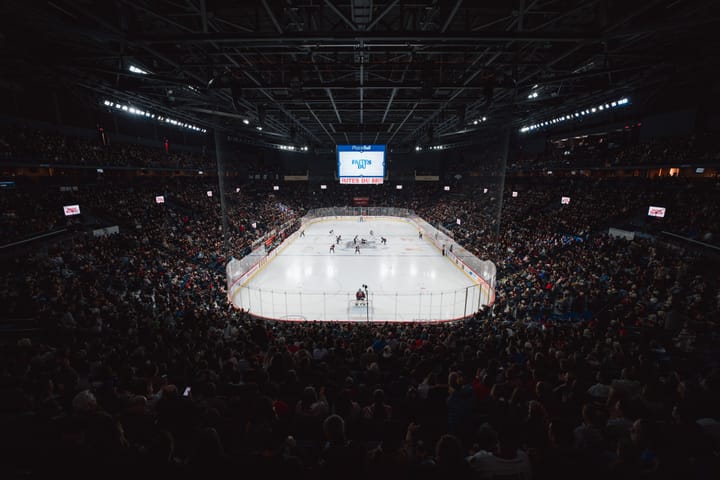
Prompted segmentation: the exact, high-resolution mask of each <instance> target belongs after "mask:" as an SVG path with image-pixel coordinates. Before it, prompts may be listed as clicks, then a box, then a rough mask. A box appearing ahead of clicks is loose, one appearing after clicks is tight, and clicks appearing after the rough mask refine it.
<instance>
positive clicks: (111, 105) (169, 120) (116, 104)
mask: <svg viewBox="0 0 720 480" xmlns="http://www.w3.org/2000/svg"><path fill="white" fill-rule="evenodd" d="M102 104H103V105H105V106H106V107H108V108H115V109H116V110H122V111H123V112H127V113H129V114H130V115H136V116H139V117H145V118H157V119H158V121H161V122H165V123H169V124H170V125H173V126H178V127H183V128H187V129H188V130H193V131H195V132H202V133H207V130H206V129H204V128H202V127H198V126H197V125H192V124H190V123H186V122H179V121H177V120H175V119H172V118H168V117H164V116H162V115H155V114H154V113H152V112H149V111H147V110H143V109H141V108H137V107H135V106H132V105H124V104H122V103H120V102H113V101H111V100H103V102H102Z"/></svg>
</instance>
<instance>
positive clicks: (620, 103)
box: [520, 97, 630, 133]
mask: <svg viewBox="0 0 720 480" xmlns="http://www.w3.org/2000/svg"><path fill="white" fill-rule="evenodd" d="M628 103H630V100H628V98H627V97H623V98H621V99H619V100H614V101H612V102H609V103H601V104H599V105H597V106H596V107H589V108H586V109H583V110H579V111H577V112H569V113H567V114H565V115H560V116H558V117H555V118H551V119H550V120H545V121H542V122H538V123H535V124H533V125H526V126H524V127H522V128H520V133H525V132H530V131H533V130H537V129H538V128H541V127H546V126H548V125H555V124H558V123H562V122H566V121H568V120H572V119H575V118H579V117H582V116H585V115H591V114H593V113H597V112H599V111H605V110H609V109H611V108H616V107H622V106H624V105H627V104H628Z"/></svg>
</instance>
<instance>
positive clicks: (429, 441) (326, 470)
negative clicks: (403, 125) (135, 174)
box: [0, 179, 720, 480]
mask: <svg viewBox="0 0 720 480" xmlns="http://www.w3.org/2000/svg"><path fill="white" fill-rule="evenodd" d="M392 187H394V186H392ZM488 187H489V188H488ZM488 187H484V186H483V185H481V184H478V185H471V184H469V185H465V186H464V187H463V190H462V194H458V195H447V194H445V193H443V192H432V191H431V190H432V188H431V187H429V186H428V187H421V186H418V187H417V188H415V189H407V191H403V192H396V191H395V190H394V188H389V187H385V186H384V187H375V186H373V187H367V188H362V187H350V189H349V190H344V189H341V188H340V187H339V186H333V187H332V188H331V189H329V190H325V191H322V192H320V191H319V190H318V191H317V193H315V194H313V193H312V190H310V191H309V190H308V189H307V187H296V188H293V187H290V186H288V187H287V188H286V186H283V188H281V190H279V191H277V192H273V193H271V194H268V193H267V191H263V190H262V184H261V183H257V182H253V183H250V184H247V185H244V186H242V187H241V188H240V191H239V192H238V191H235V188H233V189H229V190H228V191H227V192H225V195H226V200H227V205H226V208H227V209H228V212H227V213H228V215H227V218H228V222H229V223H228V229H229V232H228V235H227V241H226V239H225V238H224V236H223V231H222V228H221V225H222V217H221V206H220V201H219V192H218V190H217V187H216V186H213V185H211V184H209V183H207V181H206V180H193V179H185V180H177V181H176V180H172V181H158V180H147V181H136V182H133V183H131V184H122V183H117V184H115V183H114V184H112V185H107V184H87V185H79V188H78V190H77V191H71V192H59V191H58V192H54V191H53V192H50V191H46V192H44V193H42V192H41V193H37V195H40V196H39V197H38V196H35V193H28V190H26V189H25V187H24V186H22V185H21V186H19V187H18V188H17V189H16V190H15V191H9V192H3V194H4V195H6V196H5V197H4V198H3V202H4V203H3V209H4V210H3V211H5V209H7V208H11V207H12V208H15V210H16V212H17V215H18V217H16V218H20V220H18V221H15V223H12V222H10V220H7V219H4V220H3V221H4V222H6V221H7V222H10V223H4V224H3V237H2V238H3V240H11V239H12V240H17V239H20V238H23V236H24V235H27V234H30V233H39V232H41V231H43V229H45V230H47V229H49V228H51V227H52V226H53V225H55V224H54V223H53V220H49V219H53V218H55V219H56V216H57V215H61V214H62V213H61V211H60V212H58V213H50V212H49V210H52V209H55V210H54V211H55V212H57V206H58V205H59V204H62V202H64V201H66V200H74V201H77V202H78V203H79V204H80V205H81V207H84V210H83V217H85V216H91V217H92V218H93V219H95V221H97V222H110V223H112V224H117V225H119V226H120V233H118V234H116V235H110V236H101V237H94V236H92V235H85V234H82V233H76V234H75V235H73V236H71V237H69V238H67V239H65V240H63V241H62V242H55V243H48V244H43V247H42V248H40V249H38V251H33V252H31V253H22V254H17V255H6V256H3V257H2V259H0V262H2V269H1V270H0V272H1V273H0V291H2V292H3V299H4V301H3V307H2V311H3V317H4V318H5V319H6V322H7V323H8V324H10V323H11V322H12V320H17V319H31V320H32V321H33V322H34V328H31V329H27V330H25V331H15V332H13V331H7V332H0V333H2V336H0V422H1V424H0V425H1V427H0V452H1V455H2V457H1V459H0V461H1V462H2V469H3V471H4V472H7V473H8V477H7V478H12V477H13V476H15V477H24V478H47V477H50V476H56V475H58V474H59V473H62V474H63V476H65V474H67V476H68V477H69V476H70V475H72V478H78V477H90V476H94V477H97V476H98V475H102V476H103V477H108V476H110V477H123V478H127V477H128V476H129V475H141V476H148V477H159V476H179V477H183V478H185V477H187V478H190V477H195V478H198V477H213V476H223V477H225V476H228V475H233V476H260V475H263V476H267V477H268V478H278V477H280V476H285V475H287V476H290V475H292V476H293V477H301V478H303V477H307V478H338V477H340V476H342V477H343V478H380V479H383V478H388V479H390V478H392V479H401V478H421V479H422V478H432V479H435V478H438V479H439V478H468V479H469V478H478V479H499V478H514V479H528V480H529V479H531V478H534V479H562V478H568V479H569V478H590V479H593V478H598V479H601V478H618V479H622V478H628V479H629V478H633V479H635V478H645V479H665V478H667V479H670V478H679V477H683V478H688V479H690V478H693V479H695V478H697V479H704V478H716V476H717V473H718V472H720V461H719V460H718V459H719V458H720V457H719V455H720V423H719V422H720V363H719V360H720V355H719V353H720V351H719V349H718V345H719V344H720V343H719V340H720V338H719V335H718V332H719V331H720V330H719V325H718V316H717V312H718V311H719V310H720V281H719V280H720V278H719V277H718V275H717V271H718V270H717V267H718V261H717V258H715V257H713V256H712V255H709V254H708V252H707V251H706V250H704V249H698V248H694V247H693V246H692V245H691V244H687V243H674V242H671V241H669V239H668V240H667V241H665V240H662V241H661V239H660V237H655V238H640V237H636V238H635V239H633V240H628V239H626V238H622V237H612V236H609V235H608V234H607V227H608V226H609V225H612V224H613V223H614V222H615V221H618V219H623V220H624V221H625V220H626V221H631V220H632V219H633V218H634V215H635V213H636V212H635V211H636V210H637V209H642V208H646V206H645V204H646V203H647V202H649V201H652V200H654V199H656V198H658V197H657V196H658V195H659V196H660V198H662V199H663V200H667V201H668V202H672V203H668V204H667V206H668V211H669V212H671V211H672V209H673V208H677V209H678V210H679V211H680V212H685V213H683V214H678V215H677V217H674V218H672V219H671V222H669V224H670V225H671V226H672V227H673V229H674V230H675V231H677V232H678V233H687V234H697V235H705V234H706V233H710V234H711V235H710V237H709V238H706V239H708V240H713V239H715V240H716V239H717V235H716V234H715V233H713V232H715V231H713V230H705V229H706V228H708V225H709V224H710V223H711V221H714V220H712V219H714V218H715V217H709V218H706V217H705V216H704V215H701V214H697V215H695V216H693V215H689V214H688V212H690V211H691V210H692V207H691V206H692V204H693V200H692V198H696V197H695V193H696V192H698V191H700V192H702V193H701V195H703V196H704V197H703V198H705V201H706V202H711V201H713V199H715V198H717V195H718V193H717V190H716V189H714V188H715V187H708V186H703V187H696V186H695V185H691V184H689V183H678V180H677V179H673V180H672V181H670V182H669V183H665V182H663V183H657V182H656V183H652V184H650V183H648V184H645V183H642V182H634V183H631V184H627V183H624V182H621V181H613V180H611V179H608V180H602V181H599V180H590V179H578V180H576V181H573V182H569V183H566V184H557V183H554V182H552V180H546V181H524V180H517V181H514V182H512V183H508V184H507V185H506V186H505V188H504V189H501V188H500V187H499V186H498V185H489V186H488ZM485 188H488V191H487V192H485V191H484V189H485ZM696 188H700V190H696ZM207 191H213V192H214V195H213V196H208V195H207ZM513 191H517V192H518V196H517V197H513V196H512V192H513ZM453 193H455V190H453ZM161 194H162V195H164V196H165V203H163V204H157V203H155V201H154V199H155V196H156V195H161ZM501 194H502V195H501ZM566 194H567V195H569V196H570V197H571V203H570V204H569V205H562V204H561V203H560V196H561V195H566ZM353 196H368V197H370V202H371V205H378V206H397V207H404V208H412V209H414V210H416V211H417V212H418V213H419V215H420V216H421V217H423V218H425V219H426V220H428V221H429V222H430V223H432V224H434V225H442V226H443V227H444V228H446V229H447V230H448V231H450V232H451V233H452V234H453V235H454V240H455V241H456V242H457V243H458V244H459V245H462V246H465V247H466V248H467V249H469V250H471V251H473V252H475V253H476V254H477V255H478V256H479V257H481V258H489V259H492V260H493V261H494V262H495V263H496V264H497V270H498V282H497V295H496V301H495V303H494V304H493V305H492V306H490V307H487V308H483V309H481V310H480V311H478V312H477V313H476V314H474V315H473V316H471V317H470V318H468V319H466V320H464V321H460V322H455V323H441V324H427V323H415V324H413V323H402V324H372V323H370V324H366V323H358V324H354V323H323V322H308V323H296V322H274V321H261V320H258V319H256V318H253V317H252V316H251V315H250V314H248V313H247V312H244V311H242V310H235V309H234V308H233V307H231V306H230V305H229V304H228V302H227V297H226V295H227V292H226V287H225V285H226V283H225V274H224V265H225V263H226V261H227V259H228V257H229V256H230V255H234V256H238V257H239V256H242V252H243V251H247V249H248V248H251V247H252V246H253V244H255V243H256V242H257V241H258V239H261V238H263V237H264V235H266V234H267V233H268V232H270V231H272V230H274V229H277V228H278V227H280V226H281V225H285V224H287V223H288V222H293V221H295V220H297V219H298V218H299V217H300V216H302V215H303V214H304V212H305V211H306V210H307V209H309V208H314V207H317V206H328V205H346V204H349V203H350V202H351V200H352V197H353ZM705 196H706V197H705ZM30 199H35V200H36V201H33V202H28V200H30ZM23 201H26V203H30V204H31V205H28V206H25V205H20V203H22V202H23ZM58 202H59V203H58ZM499 204H500V205H502V210H498V205H499ZM715 205H717V203H716V204H715ZM709 211H712V209H711V208H710V209H709ZM85 212H87V213H85ZM498 212H500V214H499V215H498ZM683 216H684V217H685V220H687V222H684V221H683V218H682V217H683ZM457 218H460V219H462V222H461V224H460V225H458V224H457V223H456V219H457ZM669 218H670V217H669ZM30 219H32V223H30V221H31V220H30ZM709 219H710V220H711V221H708V220H709ZM498 220H499V222H498ZM56 221H57V219H56ZM59 221H60V222H62V219H60V220H59ZM21 223H26V224H28V225H26V226H20V224H21ZM5 225H11V226H12V228H11V229H7V228H6V227H5ZM650 227H652V225H650ZM666 227H667V225H665V226H664V227H663V228H666ZM691 227H692V228H691ZM667 228H670V227H667ZM715 228H716V227H715ZM691 230H692V231H691ZM6 232H10V233H6ZM693 232H694V233H693Z"/></svg>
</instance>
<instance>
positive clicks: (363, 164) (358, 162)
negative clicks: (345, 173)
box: [352, 158, 372, 170]
mask: <svg viewBox="0 0 720 480" xmlns="http://www.w3.org/2000/svg"><path fill="white" fill-rule="evenodd" d="M352 164H353V165H355V166H357V168H358V170H365V169H366V168H367V166H368V165H372V161H371V160H368V159H367V158H359V159H353V161H352Z"/></svg>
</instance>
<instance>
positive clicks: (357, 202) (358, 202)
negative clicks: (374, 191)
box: [353, 197, 370, 207]
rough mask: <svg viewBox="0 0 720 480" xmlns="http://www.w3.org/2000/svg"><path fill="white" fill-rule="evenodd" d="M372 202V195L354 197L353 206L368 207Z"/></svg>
mask: <svg viewBox="0 0 720 480" xmlns="http://www.w3.org/2000/svg"><path fill="white" fill-rule="evenodd" d="M369 203H370V197H353V206H355V207H367V206H368V204H369Z"/></svg>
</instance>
